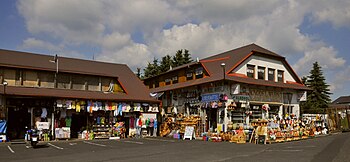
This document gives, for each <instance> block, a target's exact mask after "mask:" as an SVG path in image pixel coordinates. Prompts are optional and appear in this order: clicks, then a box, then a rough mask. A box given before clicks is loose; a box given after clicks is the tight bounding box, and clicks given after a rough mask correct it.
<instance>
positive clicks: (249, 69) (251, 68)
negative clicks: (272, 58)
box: [247, 65, 255, 78]
mask: <svg viewBox="0 0 350 162" xmlns="http://www.w3.org/2000/svg"><path fill="white" fill-rule="evenodd" d="M254 68H255V66H254V65H247V76H248V77H249V78H254Z"/></svg>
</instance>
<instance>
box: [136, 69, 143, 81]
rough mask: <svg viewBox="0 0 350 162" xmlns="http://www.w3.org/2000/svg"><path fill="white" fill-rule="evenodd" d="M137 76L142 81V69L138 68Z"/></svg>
mask: <svg viewBox="0 0 350 162" xmlns="http://www.w3.org/2000/svg"><path fill="white" fill-rule="evenodd" d="M136 76H137V77H138V78H139V79H142V75H141V68H137V72H136Z"/></svg>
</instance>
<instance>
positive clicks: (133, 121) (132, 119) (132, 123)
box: [130, 116, 135, 129]
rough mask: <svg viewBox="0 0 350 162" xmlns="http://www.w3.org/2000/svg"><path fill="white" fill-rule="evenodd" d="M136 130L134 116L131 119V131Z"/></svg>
mask: <svg viewBox="0 0 350 162" xmlns="http://www.w3.org/2000/svg"><path fill="white" fill-rule="evenodd" d="M134 128H135V118H134V117H133V116H132V117H130V129H134Z"/></svg>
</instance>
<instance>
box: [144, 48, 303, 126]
mask: <svg viewBox="0 0 350 162" xmlns="http://www.w3.org/2000/svg"><path fill="white" fill-rule="evenodd" d="M144 83H145V85H146V86H148V87H149V88H150V90H151V92H153V93H164V95H162V97H161V100H162V104H163V106H164V107H165V113H168V114H171V113H172V112H174V110H175V109H176V110H175V112H178V113H182V114H184V115H185V116H186V115H187V116H188V115H200V116H201V117H202V124H203V126H202V128H201V129H203V130H204V131H207V130H208V128H216V126H217V124H221V125H223V126H224V129H225V128H227V124H228V123H249V121H251V120H254V119H261V118H278V117H279V118H282V117H285V116H286V115H292V116H295V117H299V114H300V108H299V102H300V99H301V97H302V96H303V94H305V91H307V90H309V89H308V88H307V87H306V86H304V85H303V84H302V82H301V80H300V78H299V77H298V75H297V74H296V73H295V72H294V70H293V68H292V67H291V66H290V65H289V64H288V62H287V61H286V59H285V57H283V56H280V55H278V54H276V53H274V52H271V51H269V50H267V49H265V48H262V47H260V46H258V45H256V44H250V45H247V46H243V47H240V48H237V49H234V50H230V51H227V52H224V53H221V54H217V55H214V56H211V57H207V58H204V59H201V60H199V61H197V62H192V63H189V64H186V65H183V66H180V67H176V68H173V69H171V70H169V71H168V72H166V73H162V74H160V75H158V76H155V77H151V78H147V79H145V80H144ZM225 126H226V127H225Z"/></svg>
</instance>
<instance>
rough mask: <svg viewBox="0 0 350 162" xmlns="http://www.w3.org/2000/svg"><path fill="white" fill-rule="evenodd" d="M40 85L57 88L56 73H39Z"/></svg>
mask: <svg viewBox="0 0 350 162" xmlns="http://www.w3.org/2000/svg"><path fill="white" fill-rule="evenodd" d="M39 80H40V87H44V88H55V73H54V72H40V73H39Z"/></svg>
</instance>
